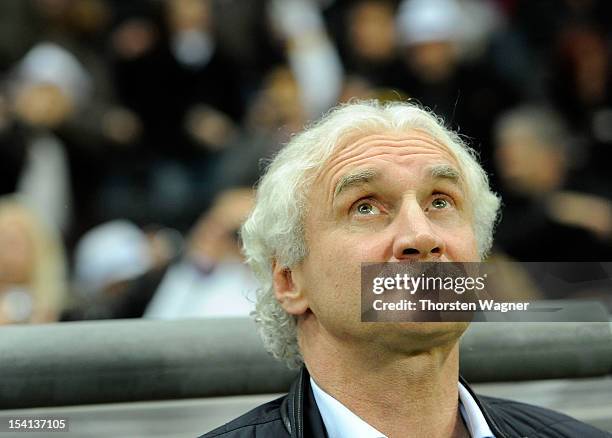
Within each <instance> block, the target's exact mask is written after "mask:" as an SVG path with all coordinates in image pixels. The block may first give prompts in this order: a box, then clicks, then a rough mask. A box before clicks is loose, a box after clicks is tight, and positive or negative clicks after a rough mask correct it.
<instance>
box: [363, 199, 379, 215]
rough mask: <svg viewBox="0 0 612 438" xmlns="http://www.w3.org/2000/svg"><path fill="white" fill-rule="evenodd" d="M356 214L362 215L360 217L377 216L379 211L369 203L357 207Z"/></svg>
mask: <svg viewBox="0 0 612 438" xmlns="http://www.w3.org/2000/svg"><path fill="white" fill-rule="evenodd" d="M357 213H359V214H362V215H368V214H379V213H380V210H379V209H378V208H376V207H374V206H373V205H372V204H370V203H369V202H362V203H361V204H359V205H358V206H357Z"/></svg>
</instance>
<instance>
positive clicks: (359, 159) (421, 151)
mask: <svg viewBox="0 0 612 438" xmlns="http://www.w3.org/2000/svg"><path fill="white" fill-rule="evenodd" d="M417 156H418V157H428V158H431V159H432V160H437V161H439V162H441V163H442V162H444V163H446V164H449V165H451V166H453V167H455V168H456V169H457V170H458V171H459V173H460V174H461V166H460V164H459V162H458V159H457V157H456V155H455V153H454V152H453V151H452V149H451V148H450V147H449V146H448V145H447V144H445V143H443V142H442V141H441V140H440V139H438V138H436V137H434V136H433V135H432V134H430V133H429V132H427V131H425V130H422V129H417V128H414V129H410V130H408V131H405V132H378V133H376V132H374V133H363V132H361V133H357V134H353V135H351V136H347V137H345V138H343V139H342V140H341V141H340V143H339V144H338V145H337V146H336V149H335V150H334V152H333V153H332V154H331V156H330V157H329V158H328V159H327V160H326V161H325V163H324V164H323V165H322V166H321V168H320V169H319V170H318V172H317V175H316V178H315V184H325V183H328V184H329V183H330V182H333V180H334V179H337V178H338V177H339V176H340V175H339V174H341V173H342V172H343V171H345V170H349V169H351V168H354V167H357V166H359V165H360V164H361V163H363V162H366V161H367V160H369V159H374V158H381V157H382V158H384V159H386V160H387V161H388V162H389V163H391V162H393V163H401V162H402V161H407V160H410V159H412V158H414V157H417ZM383 170H384V169H383Z"/></svg>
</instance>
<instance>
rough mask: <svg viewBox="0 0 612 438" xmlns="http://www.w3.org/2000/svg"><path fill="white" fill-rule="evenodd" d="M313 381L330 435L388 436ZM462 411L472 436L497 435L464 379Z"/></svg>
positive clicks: (335, 437) (334, 437) (332, 437)
mask: <svg viewBox="0 0 612 438" xmlns="http://www.w3.org/2000/svg"><path fill="white" fill-rule="evenodd" d="M310 384H311V386H312V392H313V394H314V397H315V401H316V402H317V406H318V407H319V412H320V413H321V418H322V419H323V423H324V424H325V429H327V435H328V436H329V438H346V437H355V438H387V437H386V436H385V435H384V434H383V433H382V432H379V431H378V430H376V429H374V428H373V427H372V426H370V425H369V424H368V423H366V422H365V421H363V420H362V419H361V418H359V417H358V416H357V415H355V414H354V413H353V412H351V411H350V410H349V409H348V408H347V407H346V406H344V405H343V404H342V403H340V402H339V401H338V400H336V399H335V398H333V397H332V396H331V395H329V394H328V393H326V392H325V391H323V390H322V389H321V388H320V387H319V386H318V385H317V384H316V382H315V381H314V379H313V378H312V377H311V378H310ZM459 411H460V412H461V415H462V417H463V420H464V421H465V424H466V425H467V428H468V431H469V432H470V436H471V437H472V438H491V437H492V438H495V435H493V432H491V428H489V425H488V424H487V421H486V420H485V418H484V415H482V412H481V411H480V409H479V408H478V405H477V404H476V401H475V400H474V398H473V397H472V395H471V394H470V392H469V391H468V390H467V389H466V388H465V387H464V386H463V385H462V384H461V382H459Z"/></svg>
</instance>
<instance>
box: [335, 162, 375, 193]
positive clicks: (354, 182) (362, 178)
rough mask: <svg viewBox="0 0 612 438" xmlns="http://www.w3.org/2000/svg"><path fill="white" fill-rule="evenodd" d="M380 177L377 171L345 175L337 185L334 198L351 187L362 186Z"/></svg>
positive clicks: (359, 171)
mask: <svg viewBox="0 0 612 438" xmlns="http://www.w3.org/2000/svg"><path fill="white" fill-rule="evenodd" d="M378 176H379V172H378V171H377V170H376V169H359V170H356V171H354V172H350V173H348V174H346V175H343V176H342V177H341V178H340V179H339V180H338V184H336V189H335V190H334V198H336V197H337V196H338V195H339V194H340V193H342V192H343V191H344V190H346V189H348V188H349V187H354V186H358V185H361V184H365V183H368V182H370V181H372V180H373V179H375V178H377V177H378Z"/></svg>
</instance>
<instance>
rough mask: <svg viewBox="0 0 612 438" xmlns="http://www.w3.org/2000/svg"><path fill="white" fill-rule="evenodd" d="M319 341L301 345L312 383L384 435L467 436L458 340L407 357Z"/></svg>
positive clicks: (449, 437) (346, 344)
mask: <svg viewBox="0 0 612 438" xmlns="http://www.w3.org/2000/svg"><path fill="white" fill-rule="evenodd" d="M318 341H319V342H305V343H302V345H301V348H302V354H303V356H304V361H305V363H306V366H307V368H308V371H309V372H310V374H311V376H312V377H313V379H314V380H315V382H317V384H318V385H319V387H321V388H322V389H323V390H324V391H325V392H327V393H328V394H330V395H331V396H333V397H334V398H335V399H336V400H338V401H339V402H341V403H342V404H343V405H344V406H346V407H347V408H348V409H350V410H351V411H352V412H353V413H355V414H356V415H358V416H359V417H360V418H361V419H363V420H364V421H366V422H367V423H368V424H370V425H371V426H373V427H374V428H376V429H377V430H379V431H381V432H382V433H384V434H385V435H386V436H387V437H389V438H395V437H423V436H427V437H432V438H451V437H452V438H455V437H464V436H469V434H467V430H466V428H465V425H464V424H463V422H462V420H461V415H460V413H459V410H458V389H457V382H458V369H459V361H458V358H459V356H458V352H459V346H458V342H457V341H454V342H452V343H450V344H448V345H438V346H436V347H432V348H431V349H430V350H424V351H420V352H415V353H414V354H410V355H395V354H389V355H385V354H383V353H381V351H380V350H378V351H377V350H376V349H374V348H370V349H369V350H368V349H367V348H366V349H364V348H359V347H354V345H353V344H350V343H346V342H339V341H338V340H335V339H334V338H332V337H325V339H319V340H318ZM364 350H365V351H364Z"/></svg>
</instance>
